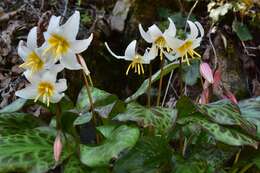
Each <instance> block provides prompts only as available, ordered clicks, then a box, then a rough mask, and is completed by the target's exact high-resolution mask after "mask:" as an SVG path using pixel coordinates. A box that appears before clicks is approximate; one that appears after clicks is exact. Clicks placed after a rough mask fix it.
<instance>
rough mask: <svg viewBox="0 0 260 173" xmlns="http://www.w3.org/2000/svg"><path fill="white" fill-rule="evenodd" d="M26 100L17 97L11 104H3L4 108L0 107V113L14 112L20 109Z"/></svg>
mask: <svg viewBox="0 0 260 173" xmlns="http://www.w3.org/2000/svg"><path fill="white" fill-rule="evenodd" d="M26 102H27V100H26V99H23V98H19V99H17V100H15V101H14V102H12V103H11V104H9V105H7V106H5V107H4V108H2V109H0V113H7V112H15V111H18V110H20V109H21V108H22V107H23V106H24V105H25V104H26Z"/></svg>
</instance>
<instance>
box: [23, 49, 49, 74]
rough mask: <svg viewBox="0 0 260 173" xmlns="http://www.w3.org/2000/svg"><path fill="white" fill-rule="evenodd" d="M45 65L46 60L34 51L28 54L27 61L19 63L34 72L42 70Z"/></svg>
mask: <svg viewBox="0 0 260 173" xmlns="http://www.w3.org/2000/svg"><path fill="white" fill-rule="evenodd" d="M43 66H44V62H43V61H42V60H41V58H40V57H39V56H38V55H37V54H36V53H35V52H33V51H32V52H31V53H30V54H29V55H28V57H27V58H26V60H25V62H24V63H23V64H21V65H19V67H22V68H25V69H30V70H31V71H32V73H34V72H37V71H40V70H41V69H42V68H43Z"/></svg>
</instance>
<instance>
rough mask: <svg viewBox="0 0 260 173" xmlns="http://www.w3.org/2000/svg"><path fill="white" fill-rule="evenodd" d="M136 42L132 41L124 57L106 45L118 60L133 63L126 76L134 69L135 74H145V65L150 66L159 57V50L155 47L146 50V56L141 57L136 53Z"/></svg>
mask: <svg viewBox="0 0 260 173" xmlns="http://www.w3.org/2000/svg"><path fill="white" fill-rule="evenodd" d="M136 43H137V42H136V40H134V41H132V42H131V43H130V44H129V45H128V46H127V48H126V50H125V55H124V56H118V55H116V54H115V53H114V52H113V51H112V50H111V49H110V48H109V46H108V45H107V43H105V45H106V47H107V49H108V51H109V52H110V53H111V55H112V56H114V57H115V58H117V59H124V60H126V61H132V62H131V63H130V65H129V66H128V68H127V70H126V75H128V73H129V70H130V69H134V72H135V73H138V74H139V75H140V74H144V67H143V64H150V62H151V61H152V60H153V59H154V58H155V57H156V56H157V54H158V50H157V49H156V48H155V47H152V48H148V49H146V51H145V53H144V55H143V56H142V55H140V54H138V53H137V51H136Z"/></svg>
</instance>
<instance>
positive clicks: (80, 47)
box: [70, 34, 93, 53]
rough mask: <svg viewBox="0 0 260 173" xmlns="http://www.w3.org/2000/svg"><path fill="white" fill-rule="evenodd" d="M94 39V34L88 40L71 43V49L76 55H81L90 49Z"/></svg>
mask: <svg viewBox="0 0 260 173" xmlns="http://www.w3.org/2000/svg"><path fill="white" fill-rule="evenodd" d="M92 39H93V34H91V35H90V36H89V38H88V39H84V40H75V41H73V42H72V43H70V44H71V49H72V50H73V51H74V53H81V52H83V51H84V50H86V49H87V48H88V47H89V45H90V43H91V41H92Z"/></svg>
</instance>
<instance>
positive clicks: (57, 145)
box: [53, 132, 62, 162]
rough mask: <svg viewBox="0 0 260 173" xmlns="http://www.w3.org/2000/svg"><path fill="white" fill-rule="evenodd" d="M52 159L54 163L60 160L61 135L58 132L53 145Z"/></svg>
mask: <svg viewBox="0 0 260 173" xmlns="http://www.w3.org/2000/svg"><path fill="white" fill-rule="evenodd" d="M53 152H54V159H55V161H56V162H58V161H59V160H60V156H61V152H62V141H61V133H60V132H58V134H57V136H56V138H55V141H54V145H53Z"/></svg>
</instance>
